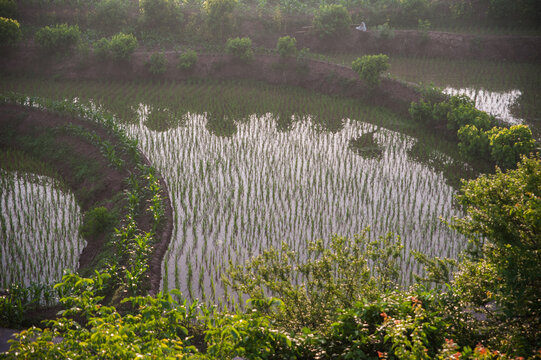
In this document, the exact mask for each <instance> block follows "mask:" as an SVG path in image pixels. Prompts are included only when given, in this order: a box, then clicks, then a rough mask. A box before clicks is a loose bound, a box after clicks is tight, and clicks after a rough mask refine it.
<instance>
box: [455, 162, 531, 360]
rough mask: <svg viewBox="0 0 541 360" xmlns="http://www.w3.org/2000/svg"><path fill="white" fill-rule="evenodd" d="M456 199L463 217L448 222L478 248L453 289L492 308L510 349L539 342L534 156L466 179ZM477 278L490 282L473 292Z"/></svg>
mask: <svg viewBox="0 0 541 360" xmlns="http://www.w3.org/2000/svg"><path fill="white" fill-rule="evenodd" d="M458 200H459V202H460V204H462V205H463V206H464V208H465V211H466V216H465V217H463V218H454V219H453V222H452V226H453V227H454V228H455V229H457V230H459V231H460V232H461V233H462V234H464V235H466V236H468V237H469V238H471V239H472V241H473V242H474V244H476V245H477V246H478V247H480V248H481V252H480V253H479V254H478V255H477V256H476V257H475V258H474V260H477V261H474V262H472V263H470V265H469V266H467V265H466V266H463V267H462V269H461V272H462V273H466V274H467V273H470V274H477V275H476V278H475V279H470V278H469V277H468V276H462V275H461V274H460V272H459V273H458V276H457V279H458V280H459V281H458V285H459V286H458V290H459V293H464V294H477V295H476V296H473V298H474V299H477V303H474V305H475V308H476V309H477V308H478V309H485V308H487V307H488V308H492V309H493V310H492V311H489V312H487V316H489V321H492V322H494V323H495V325H494V329H502V330H501V331H503V332H504V333H505V334H503V335H502V336H505V337H508V340H507V341H509V342H510V343H509V346H511V349H512V350H515V351H516V350H519V352H520V349H521V348H523V349H524V351H525V353H528V351H529V350H534V349H536V346H539V344H540V343H541V333H539V331H538V330H539V329H540V328H541V292H540V291H539V289H541V272H540V271H539V264H541V160H540V158H539V156H536V157H533V158H526V157H523V158H522V160H521V162H520V163H519V164H518V167H517V169H516V170H509V171H507V172H505V173H504V172H502V171H501V170H499V169H497V170H496V173H495V174H493V175H483V176H480V177H479V178H477V179H475V180H471V181H468V182H467V183H465V184H464V186H463V187H462V189H461V194H460V195H459V196H458ZM472 269H474V270H472ZM480 283H487V284H491V286H490V288H488V289H487V288H484V290H483V291H482V292H483V293H482V294H479V290H478V289H476V288H478V287H479V284H480ZM491 303H493V305H492V306H490V304H491ZM494 305H496V306H494Z"/></svg>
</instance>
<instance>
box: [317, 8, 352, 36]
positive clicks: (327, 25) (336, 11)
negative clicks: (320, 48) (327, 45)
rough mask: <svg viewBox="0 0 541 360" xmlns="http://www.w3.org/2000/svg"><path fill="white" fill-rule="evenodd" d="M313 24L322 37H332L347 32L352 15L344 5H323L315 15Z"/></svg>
mask: <svg viewBox="0 0 541 360" xmlns="http://www.w3.org/2000/svg"><path fill="white" fill-rule="evenodd" d="M313 25H314V28H315V30H316V33H317V34H318V35H319V36H320V37H322V38H325V37H332V36H336V35H340V34H343V33H345V32H347V30H348V29H349V27H350V26H351V16H350V15H349V13H348V10H347V9H346V8H345V7H344V6H342V5H337V4H333V5H322V6H321V7H320V8H319V10H318V11H317V12H316V15H315V16H314V21H313Z"/></svg>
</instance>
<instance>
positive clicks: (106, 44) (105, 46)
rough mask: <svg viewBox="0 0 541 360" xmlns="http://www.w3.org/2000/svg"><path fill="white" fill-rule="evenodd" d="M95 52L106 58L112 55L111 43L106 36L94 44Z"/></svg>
mask: <svg viewBox="0 0 541 360" xmlns="http://www.w3.org/2000/svg"><path fill="white" fill-rule="evenodd" d="M94 54H96V56H97V57H99V58H101V59H106V58H108V57H109V56H110V55H111V44H110V41H109V40H107V39H106V38H101V39H99V40H98V41H96V43H95V44H94Z"/></svg>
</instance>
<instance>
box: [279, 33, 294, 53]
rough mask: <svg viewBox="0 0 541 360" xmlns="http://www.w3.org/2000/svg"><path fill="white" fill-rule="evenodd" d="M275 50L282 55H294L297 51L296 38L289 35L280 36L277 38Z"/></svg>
mask: <svg viewBox="0 0 541 360" xmlns="http://www.w3.org/2000/svg"><path fill="white" fill-rule="evenodd" d="M276 51H278V54H280V56H282V57H286V56H295V54H296V53H297V39H295V38H294V37H291V36H282V37H281V38H279V39H278V43H277V44H276Z"/></svg>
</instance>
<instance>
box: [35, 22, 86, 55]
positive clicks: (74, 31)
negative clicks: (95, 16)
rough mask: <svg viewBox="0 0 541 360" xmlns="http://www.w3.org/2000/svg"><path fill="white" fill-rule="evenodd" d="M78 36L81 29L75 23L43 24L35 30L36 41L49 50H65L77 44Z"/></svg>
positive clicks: (79, 36)
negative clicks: (69, 24)
mask: <svg viewBox="0 0 541 360" xmlns="http://www.w3.org/2000/svg"><path fill="white" fill-rule="evenodd" d="M80 38H81V31H80V30H79V27H78V26H77V25H73V26H68V25H67V24H61V25H54V26H45V27H43V28H41V29H39V30H38V31H37V32H36V42H37V43H38V44H39V45H40V46H41V47H42V48H43V49H45V50H47V51H50V52H53V51H59V52H61V51H67V50H69V49H70V48H72V47H74V46H75V45H77V43H78V42H79V40H80Z"/></svg>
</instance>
